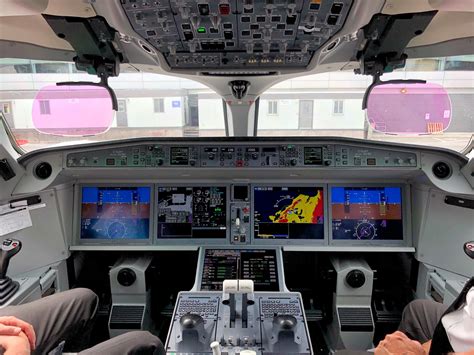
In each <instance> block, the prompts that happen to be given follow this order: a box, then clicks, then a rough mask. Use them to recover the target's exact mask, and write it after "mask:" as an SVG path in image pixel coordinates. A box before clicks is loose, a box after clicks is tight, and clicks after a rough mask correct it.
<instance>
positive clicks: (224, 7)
mask: <svg viewBox="0 0 474 355" xmlns="http://www.w3.org/2000/svg"><path fill="white" fill-rule="evenodd" d="M219 13H220V14H221V15H223V16H227V15H229V14H230V5H229V4H219Z"/></svg>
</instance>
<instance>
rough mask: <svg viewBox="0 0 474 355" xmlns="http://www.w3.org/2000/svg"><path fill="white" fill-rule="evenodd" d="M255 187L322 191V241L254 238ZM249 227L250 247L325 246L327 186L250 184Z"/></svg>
mask: <svg viewBox="0 0 474 355" xmlns="http://www.w3.org/2000/svg"><path fill="white" fill-rule="evenodd" d="M255 187H300V188H307V187H316V188H322V189H323V213H324V218H323V221H324V225H323V231H324V237H323V238H322V239H261V238H256V236H255V226H254V215H255ZM250 189H251V191H250V196H251V198H250V210H251V214H250V227H251V228H252V231H251V233H250V234H251V244H252V245H311V246H315V245H316V246H320V245H327V244H328V219H327V213H328V210H327V206H328V205H327V202H326V201H327V184H322V183H314V184H310V183H308V184H305V183H292V184H281V183H275V184H268V183H265V184H258V183H256V184H251V185H250Z"/></svg>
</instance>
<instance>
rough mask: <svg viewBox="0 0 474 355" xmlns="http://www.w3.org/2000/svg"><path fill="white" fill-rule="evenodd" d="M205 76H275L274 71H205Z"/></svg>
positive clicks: (203, 73)
mask: <svg viewBox="0 0 474 355" xmlns="http://www.w3.org/2000/svg"><path fill="white" fill-rule="evenodd" d="M201 74H202V75H205V76H269V75H277V72H276V71H207V72H202V73H201Z"/></svg>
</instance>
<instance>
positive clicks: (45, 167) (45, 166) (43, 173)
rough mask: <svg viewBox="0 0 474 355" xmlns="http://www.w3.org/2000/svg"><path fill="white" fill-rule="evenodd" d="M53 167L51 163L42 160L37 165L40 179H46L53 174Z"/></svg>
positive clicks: (36, 171) (37, 173)
mask: <svg viewBox="0 0 474 355" xmlns="http://www.w3.org/2000/svg"><path fill="white" fill-rule="evenodd" d="M52 172H53V168H52V166H51V164H49V163H46V162H41V163H39V164H38V165H36V167H35V175H36V177H37V178H38V179H42V180H45V179H47V178H49V177H50V176H51V173H52Z"/></svg>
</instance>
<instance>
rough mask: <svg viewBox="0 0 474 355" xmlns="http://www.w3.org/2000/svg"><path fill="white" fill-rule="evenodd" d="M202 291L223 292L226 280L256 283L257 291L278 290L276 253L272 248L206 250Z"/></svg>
mask: <svg viewBox="0 0 474 355" xmlns="http://www.w3.org/2000/svg"><path fill="white" fill-rule="evenodd" d="M204 253H205V254H204V265H203V271H202V279H201V290H202V291H222V282H223V281H224V280H226V279H248V280H253V281H254V286H255V291H279V285H278V271H277V258H276V251H275V250H273V249H268V250H263V249H248V250H244V249H242V250H240V249H206V250H205V251H204Z"/></svg>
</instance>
